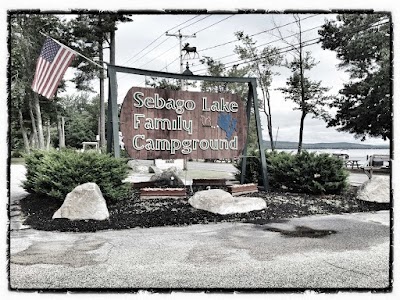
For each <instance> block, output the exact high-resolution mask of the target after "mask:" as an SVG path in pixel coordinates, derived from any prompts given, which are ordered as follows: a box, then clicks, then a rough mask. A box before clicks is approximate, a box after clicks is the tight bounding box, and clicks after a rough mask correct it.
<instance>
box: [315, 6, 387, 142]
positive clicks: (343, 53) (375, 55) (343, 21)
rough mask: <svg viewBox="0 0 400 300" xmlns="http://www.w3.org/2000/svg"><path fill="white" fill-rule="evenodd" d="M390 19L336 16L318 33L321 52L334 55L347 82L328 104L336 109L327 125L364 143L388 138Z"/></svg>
mask: <svg viewBox="0 0 400 300" xmlns="http://www.w3.org/2000/svg"><path fill="white" fill-rule="evenodd" d="M390 23H391V16H390V15H389V14H385V13H371V14H340V15H338V16H337V18H336V21H326V22H325V24H324V25H323V27H322V29H321V30H320V31H319V34H320V35H321V41H322V47H323V49H329V50H333V51H336V52H337V54H336V55H337V58H338V59H340V60H341V63H340V64H339V67H341V68H342V69H344V70H345V71H346V72H348V73H349V74H350V81H349V82H348V83H346V84H345V85H344V87H343V89H341V90H340V92H339V93H340V97H338V98H336V99H335V100H334V101H332V103H331V107H334V108H336V109H337V113H336V115H335V116H334V117H332V118H331V119H330V121H329V123H328V126H337V127H338V130H339V131H347V132H350V133H352V134H354V135H355V136H356V137H361V138H362V140H365V138H366V137H367V136H371V137H381V138H382V139H384V140H386V139H391V137H392V131H391V126H392V125H391V124H392V93H391V84H392V71H391V61H392V57H391V37H392V33H391V29H390Z"/></svg>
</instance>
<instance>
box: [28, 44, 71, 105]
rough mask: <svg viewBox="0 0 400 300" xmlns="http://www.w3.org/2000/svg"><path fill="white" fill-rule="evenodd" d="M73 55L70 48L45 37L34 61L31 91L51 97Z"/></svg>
mask: <svg viewBox="0 0 400 300" xmlns="http://www.w3.org/2000/svg"><path fill="white" fill-rule="evenodd" d="M74 57H75V54H74V52H73V51H72V50H70V49H68V48H66V47H64V46H62V45H60V44H58V43H56V42H55V41H54V40H53V39H51V38H49V37H47V38H46V41H45V42H44V45H43V47H42V51H41V52H40V56H39V58H38V60H37V63H36V71H35V76H34V78H33V83H32V89H33V91H34V92H36V93H38V94H41V95H42V96H44V97H46V98H47V99H50V98H52V97H53V96H54V94H55V92H56V90H57V87H58V84H59V83H60V81H61V79H62V77H63V76H64V74H65V71H66V70H67V68H68V67H69V65H70V64H71V62H72V60H73V59H74Z"/></svg>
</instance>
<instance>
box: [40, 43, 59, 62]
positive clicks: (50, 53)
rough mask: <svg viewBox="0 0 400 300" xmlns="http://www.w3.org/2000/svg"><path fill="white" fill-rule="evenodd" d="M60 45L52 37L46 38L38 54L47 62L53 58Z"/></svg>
mask: <svg viewBox="0 0 400 300" xmlns="http://www.w3.org/2000/svg"><path fill="white" fill-rule="evenodd" d="M60 47H61V46H60V45H58V44H57V43H56V42H54V41H53V40H52V39H50V38H46V41H45V43H44V45H43V48H42V52H41V53H40V56H41V57H43V59H45V60H47V61H48V62H52V61H53V60H54V57H55V56H56V55H57V52H58V50H59V49H60Z"/></svg>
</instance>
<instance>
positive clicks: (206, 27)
mask: <svg viewBox="0 0 400 300" xmlns="http://www.w3.org/2000/svg"><path fill="white" fill-rule="evenodd" d="M233 16H234V15H230V16H228V17H226V18H224V19H222V20H219V21H218V22H215V23H213V24H211V25H209V26H207V27H204V28H203V29H200V30H198V31H196V32H195V33H193V34H198V33H199V32H202V31H204V30H206V29H208V28H210V27H212V26H214V25H217V24H219V23H221V22H223V21H225V20H228V19H229V18H232V17H233Z"/></svg>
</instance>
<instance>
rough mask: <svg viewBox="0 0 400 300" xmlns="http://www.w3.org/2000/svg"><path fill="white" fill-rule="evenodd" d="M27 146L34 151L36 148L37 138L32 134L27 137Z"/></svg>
mask: <svg viewBox="0 0 400 300" xmlns="http://www.w3.org/2000/svg"><path fill="white" fill-rule="evenodd" d="M29 145H31V149H36V148H37V147H36V146H37V137H35V135H34V134H33V133H32V134H31V136H30V137H29Z"/></svg>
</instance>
